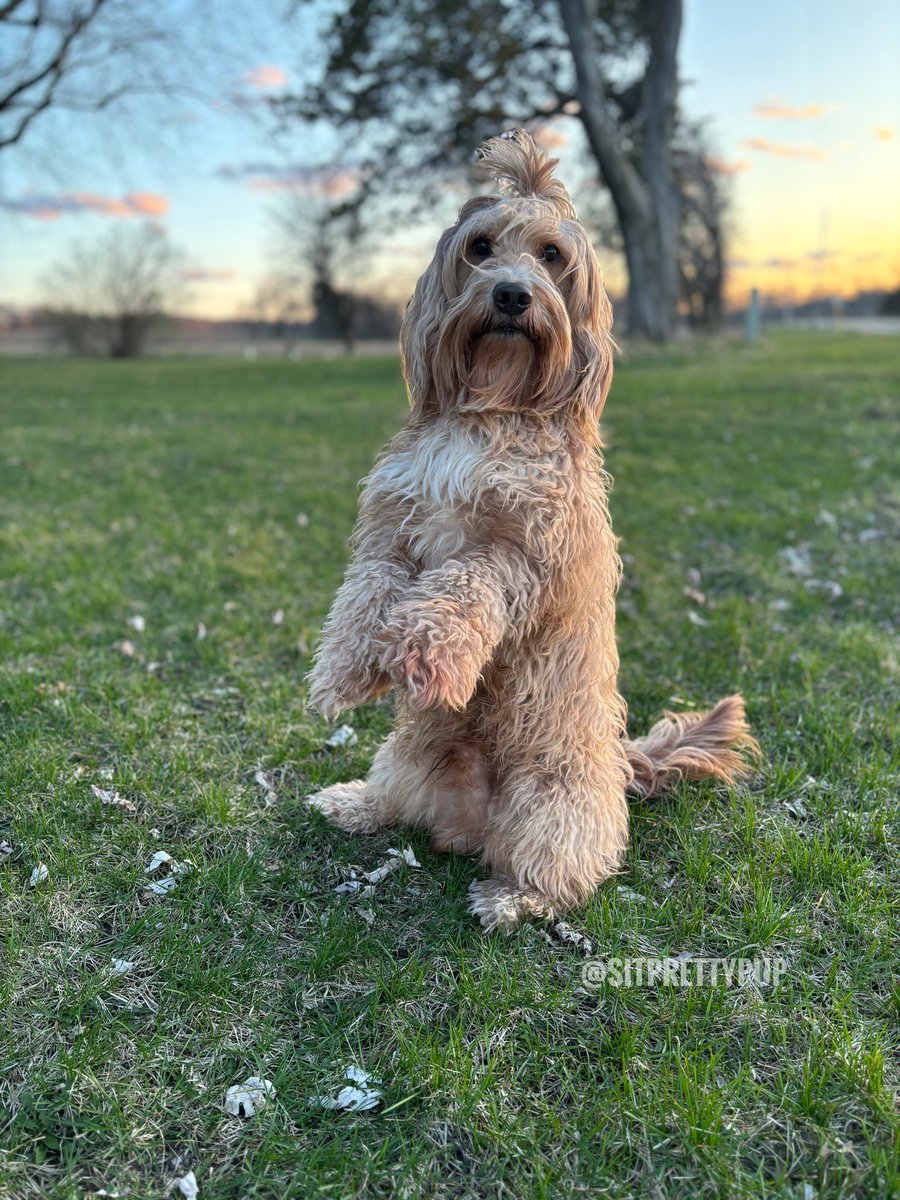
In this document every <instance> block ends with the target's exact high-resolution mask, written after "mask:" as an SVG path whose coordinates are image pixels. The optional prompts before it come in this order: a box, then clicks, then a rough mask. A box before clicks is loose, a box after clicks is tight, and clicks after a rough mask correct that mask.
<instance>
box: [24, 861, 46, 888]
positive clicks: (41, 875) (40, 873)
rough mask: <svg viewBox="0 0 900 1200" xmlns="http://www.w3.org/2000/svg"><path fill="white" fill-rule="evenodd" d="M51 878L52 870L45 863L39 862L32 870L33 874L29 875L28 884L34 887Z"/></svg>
mask: <svg viewBox="0 0 900 1200" xmlns="http://www.w3.org/2000/svg"><path fill="white" fill-rule="evenodd" d="M49 878H50V872H49V870H48V869H47V867H46V866H45V865H44V863H38V865H37V866H36V867H35V868H34V870H33V871H32V872H31V875H30V876H29V877H28V886H29V887H32V888H33V887H37V885H38V884H39V883H43V882H44V880H45V879H49Z"/></svg>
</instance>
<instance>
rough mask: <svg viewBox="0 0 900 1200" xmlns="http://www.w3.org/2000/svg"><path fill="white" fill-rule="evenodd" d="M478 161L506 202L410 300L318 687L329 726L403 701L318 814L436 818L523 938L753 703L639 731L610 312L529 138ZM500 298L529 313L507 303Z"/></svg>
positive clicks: (469, 223) (577, 888)
mask: <svg viewBox="0 0 900 1200" xmlns="http://www.w3.org/2000/svg"><path fill="white" fill-rule="evenodd" d="M481 153H482V157H483V160H484V162H485V164H486V165H487V167H488V168H489V170H490V171H491V172H492V173H493V175H494V177H495V178H497V179H498V180H499V181H500V182H501V190H500V194H499V195H495V196H487V197H485V196H481V197H478V198H476V199H473V200H470V201H469V202H468V203H467V204H465V205H464V206H463V208H462V211H461V212H460V214H459V219H458V220H457V223H456V224H455V225H454V226H453V227H452V228H451V229H448V230H447V231H446V232H445V233H444V234H443V236H442V237H441V239H440V241H439V243H438V247H437V252H436V254H435V257H434V261H433V262H432V263H431V265H430V267H429V268H428V270H427V271H426V272H425V274H424V275H423V276H422V278H421V279H420V280H419V283H418V285H417V287H416V291H415V295H414V296H413V299H412V301H411V303H410V306H409V309H408V311H407V315H406V319H405V321H404V325H403V331H402V334H401V348H402V354H403V367H404V374H405V378H406V383H407V387H408V390H409V398H410V403H411V406H412V413H411V416H410V420H409V423H408V424H407V426H406V428H405V429H403V430H402V431H401V432H400V433H399V434H397V436H396V437H395V438H394V440H393V442H392V443H391V445H390V447H389V448H388V450H387V451H386V453H385V454H384V456H383V457H382V458H381V459H380V461H379V462H378V463H377V465H376V466H375V468H374V470H373V471H372V474H371V475H370V476H369V478H368V480H367V481H366V483H365V488H364V491H363V494H362V498H361V502H360V513H359V521H358V524H357V527H356V531H355V533H354V537H353V546H354V552H355V553H354V558H353V562H352V564H351V565H350V567H349V569H348V571H347V575H346V578H345V580H344V584H343V586H342V587H341V590H340V592H339V593H338V595H337V598H336V600H335V602H334V606H333V608H332V610H331V613H330V615H329V617H328V620H327V622H326V625H325V630H324V635H323V638H322V641H321V644H320V646H319V649H318V653H317V656H316V661H315V666H314V669H313V671H312V675H311V680H310V699H311V701H312V703H313V704H314V705H315V707H317V708H318V709H319V710H320V711H321V712H322V713H323V714H324V715H326V716H334V715H336V714H337V713H339V712H340V711H342V710H343V709H347V708H352V707H354V706H356V705H359V704H363V703H365V702H366V701H369V700H372V699H374V698H375V697H377V696H380V695H382V694H383V693H384V692H386V691H388V689H390V688H392V687H396V688H397V689H398V703H397V708H398V713H397V725H396V729H395V731H394V732H393V733H392V734H391V736H390V737H389V738H388V739H387V741H386V742H385V744H384V745H383V746H382V747H381V749H380V750H379V751H378V753H377V755H376V756H375V760H374V762H373V764H372V769H371V771H370V773H369V776H368V778H367V779H366V780H365V781H358V782H355V783H345V784H337V785H336V786H334V787H330V788H327V789H326V790H325V791H323V792H320V793H319V794H318V795H317V796H314V797H312V798H311V804H312V805H313V806H314V807H316V808H318V809H319V810H321V811H322V812H323V813H324V814H325V816H326V817H327V818H328V819H329V820H330V821H332V822H333V823H334V824H335V825H338V826H339V827H340V828H342V829H345V830H347V831H348V832H351V833H371V832H373V831H374V830H376V829H379V828H381V827H382V826H385V825H388V824H394V823H401V824H414V825H424V826H426V827H427V828H428V829H429V830H430V831H431V836H432V845H433V847H434V849H435V850H449V849H453V850H456V851H461V852H464V853H467V854H478V855H480V856H481V859H482V861H483V863H484V864H485V866H486V867H488V868H490V871H491V874H492V877H491V878H490V879H489V880H488V881H486V882H476V883H474V884H473V886H472V889H471V909H472V912H473V913H475V914H476V915H477V916H478V917H480V919H481V922H482V924H483V925H484V926H485V927H486V928H487V929H492V928H496V927H502V928H505V929H510V928H513V927H514V926H515V925H516V924H517V923H518V922H519V921H520V920H522V919H523V918H525V917H533V916H549V915H551V914H556V913H559V912H562V911H563V910H565V909H568V908H571V907H573V906H576V905H578V904H581V903H582V902H583V901H584V900H585V898H586V897H587V896H589V895H590V893H591V892H592V891H593V889H594V888H595V887H596V886H597V884H598V883H599V882H600V881H601V880H603V879H605V878H607V877H608V876H609V875H611V874H613V873H614V872H616V871H617V870H618V869H619V867H620V864H621V862H622V857H623V853H624V850H625V845H626V841H627V836H628V810H627V806H626V800H625V793H626V789H627V788H629V787H631V788H632V789H633V790H634V791H636V792H638V793H639V794H642V795H649V794H651V793H653V792H658V791H660V790H661V789H663V788H665V787H666V786H669V785H670V784H671V783H672V782H673V781H675V780H678V779H682V778H685V779H697V778H700V777H702V776H708V775H715V776H718V777H719V778H721V779H725V780H733V779H735V778H737V777H738V776H740V775H741V774H743V773H744V771H745V769H746V766H745V758H744V755H743V752H745V751H747V750H752V749H753V748H754V743H753V741H752V739H751V738H750V737H749V734H748V732H747V727H746V724H745V722H744V714H743V703H742V701H741V698H740V697H739V696H732V697H730V698H728V699H727V700H723V701H721V702H720V703H719V704H718V705H716V707H715V708H713V709H712V710H711V711H710V712H709V713H706V714H701V715H691V716H684V715H682V716H670V717H669V718H668V719H666V720H663V721H661V722H660V723H659V724H657V725H656V726H654V728H653V729H652V730H651V731H650V733H649V734H648V735H647V736H646V737H644V738H641V739H639V740H638V741H636V742H629V741H628V740H626V738H625V715H626V710H625V703H624V701H623V699H622V697H621V696H620V695H619V692H618V691H617V688H616V672H617V669H618V655H617V651H616V638H615V597H616V589H617V587H618V583H619V576H620V572H621V565H620V562H619V557H618V554H617V551H616V538H615V536H614V535H613V531H612V527H611V525H610V520H609V512H608V508H607V491H608V485H609V480H608V477H607V476H606V475H605V473H604V472H603V469H602V460H601V458H600V453H599V452H600V439H599V432H598V418H599V416H600V412H601V409H602V407H603V403H604V400H605V399H606V394H607V392H608V390H609V385H610V380H611V377H612V350H613V345H612V341H611V339H610V333H609V331H610V324H611V312H610V306H609V302H608V300H607V297H606V293H605V291H604V289H603V284H602V281H601V275H600V270H599V267H598V265H597V261H596V259H595V257H594V253H593V250H592V249H591V246H590V244H589V242H588V240H587V238H586V236H585V233H584V230H583V229H582V227H581V226H580V225H579V224H578V223H577V221H576V220H575V214H574V211H573V208H572V204H571V201H570V200H569V197H568V195H567V193H566V191H565V188H564V187H563V185H562V184H561V183H560V182H559V181H558V180H557V179H556V178H555V177H554V175H553V170H554V167H555V166H556V163H555V161H553V160H548V159H547V158H546V157H545V156H544V155H543V154H542V153H540V152H539V151H538V149H537V148H536V146H535V144H534V142H533V141H532V139H531V138H530V136H529V135H528V134H527V133H525V132H524V131H523V130H516V131H515V133H514V134H512V135H505V136H504V137H503V138H494V139H492V140H491V141H489V142H487V143H486V145H485V146H484V147H482V152H481ZM486 246H487V247H488V252H487V253H485V248H486ZM548 247H550V248H551V249H549V250H548V249H547V248H548ZM498 284H503V285H519V286H520V287H522V288H524V289H526V290H527V292H528V294H529V295H530V298H531V299H530V304H529V305H528V306H527V308H524V309H523V311H521V312H518V311H517V312H515V313H514V314H513V315H510V314H509V313H508V312H503V311H501V310H500V305H499V301H498V300H497V298H496V297H495V289H496V287H497V285H498Z"/></svg>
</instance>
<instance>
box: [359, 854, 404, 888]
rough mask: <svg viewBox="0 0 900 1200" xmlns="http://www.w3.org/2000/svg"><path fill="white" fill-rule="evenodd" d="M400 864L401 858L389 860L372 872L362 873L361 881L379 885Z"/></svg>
mask: <svg viewBox="0 0 900 1200" xmlns="http://www.w3.org/2000/svg"><path fill="white" fill-rule="evenodd" d="M402 862H403V859H402V858H389V859H388V860H387V862H386V863H384V864H383V865H382V866H380V867H376V868H375V870H374V871H364V872H363V879H365V880H367V881H368V882H369V883H381V882H382V880H385V879H387V877H388V875H390V874H391V873H392V872H393V871H396V870H397V868H398V867H399V866H400V864H401V863H402Z"/></svg>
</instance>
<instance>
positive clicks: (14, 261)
mask: <svg viewBox="0 0 900 1200" xmlns="http://www.w3.org/2000/svg"><path fill="white" fill-rule="evenodd" d="M898 62H900V5H898V4H897V3H896V0H868V2H867V3H866V4H865V5H851V4H850V3H847V2H842V0H828V2H821V0H759V2H758V3H756V4H753V5H750V4H746V3H738V2H737V0H726V2H723V3H714V2H713V0H685V3H684V4H682V3H681V2H680V0H515V2H512V0H435V2H433V3H423V2H422V0H396V2H395V3H388V2H385V0H349V2H348V0H335V2H319V0H313V2H310V3H282V2H280V0H257V2H255V3H254V2H251V0H217V2H216V3H206V2H203V0H195V2H193V3H190V2H188V0H2V2H0V222H2V239H0V247H2V248H0V350H5V351H6V352H10V353H16V354H21V353H36V354H44V353H47V352H58V353H64V352H75V353H81V354H93V355H110V356H114V357H131V356H137V355H140V354H147V353H151V354H159V353H167V352H175V353H190V352H198V353H209V352H222V353H231V354H233V353H239V354H241V353H242V354H244V356H245V357H248V358H252V357H255V356H258V355H272V354H275V355H289V356H294V357H298V356H301V355H304V354H316V353H327V354H337V353H342V352H349V351H353V350H354V349H358V348H359V347H363V348H364V349H365V350H366V351H367V352H372V351H373V350H376V349H378V348H380V347H383V348H385V349H392V348H393V346H394V340H395V338H396V334H397V330H398V327H399V320H400V314H401V313H402V310H403V306H404V304H405V302H406V300H407V298H408V296H409V294H410V291H411V289H412V286H413V284H414V281H415V279H416V277H417V276H418V274H419V273H420V272H421V271H422V270H423V268H424V267H425V265H426V264H427V262H428V259H429V256H430V252H431V249H432V247H433V244H434V242H435V239H436V237H437V235H438V233H439V232H440V230H441V229H442V228H444V227H445V226H446V225H447V224H449V223H450V222H451V221H452V219H453V216H454V213H455V211H456V209H457V208H458V206H459V204H460V203H461V202H462V200H463V199H464V198H465V197H466V195H467V194H470V193H471V192H472V191H474V190H479V189H484V188H485V186H486V185H485V183H484V181H483V180H481V179H479V178H478V177H477V175H476V174H475V173H474V172H473V170H472V156H473V151H474V148H475V147H476V145H477V144H478V143H479V141H481V140H482V139H483V138H484V137H486V136H490V135H492V134H495V133H497V132H499V131H501V130H504V129H507V128H510V127H512V126H515V125H525V126H527V127H528V128H529V129H530V130H531V131H532V132H533V134H534V135H535V137H536V138H537V139H538V141H539V142H540V143H541V144H542V145H543V146H544V147H546V148H547V149H548V150H550V151H552V153H553V154H554V155H558V156H559V158H560V159H561V160H562V166H561V174H562V177H563V178H564V180H565V181H566V182H567V184H568V185H569V188H570V191H571V192H572V194H573V197H574V199H575V202H576V205H577V207H578V211H579V215H580V216H581V217H582V219H583V220H584V221H585V223H586V224H587V225H588V227H589V229H590V230H591V232H592V235H593V236H594V238H595V241H596V245H597V248H598V253H599V255H600V259H601V262H602V264H603V268H604V273H605V277H606V280H607V287H608V290H609V292H610V294H611V296H612V298H613V300H614V305H615V313H616V327H615V328H616V334H617V336H618V337H619V338H633V339H649V340H651V341H654V342H665V341H668V340H670V339H672V338H676V337H683V336H685V335H690V334H692V333H693V334H723V333H724V334H728V333H729V332H731V333H732V335H733V336H750V337H753V336H755V333H756V329H757V321H758V320H759V321H762V322H767V321H768V322H772V323H778V324H779V325H792V324H793V325H796V324H800V325H810V324H817V325H819V326H824V327H826V328H844V329H853V328H859V329H861V330H865V331H867V332H877V331H881V330H883V331H888V332H897V331H898V330H900V219H898V196H900V141H898V136H900V72H898V70H897V63H898ZM754 292H755V293H756V296H757V299H756V301H754V303H753V305H752V306H751V297H752V296H753V295H754Z"/></svg>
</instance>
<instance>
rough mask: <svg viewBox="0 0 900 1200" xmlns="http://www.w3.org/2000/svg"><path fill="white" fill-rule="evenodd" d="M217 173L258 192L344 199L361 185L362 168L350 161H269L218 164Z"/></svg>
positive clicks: (221, 177)
mask: <svg viewBox="0 0 900 1200" xmlns="http://www.w3.org/2000/svg"><path fill="white" fill-rule="evenodd" d="M216 174H217V175H218V176H219V178H220V179H227V180H228V181H229V182H231V183H245V184H246V185H247V187H249V188H252V189H253V190H254V191H259V192H300V193H301V194H303V195H307V196H323V197H325V198H327V199H329V200H342V199H343V198H344V197H345V196H349V195H350V194H351V193H352V192H353V191H355V189H356V188H357V186H358V185H359V180H360V172H359V169H358V168H357V167H355V166H352V165H350V164H345V165H336V166H332V167H305V166H292V165H282V164H278V163H269V162H253V163H241V164H239V165H236V166H224V167H219V169H218V171H217V172H216Z"/></svg>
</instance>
